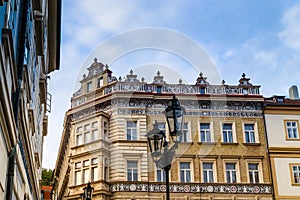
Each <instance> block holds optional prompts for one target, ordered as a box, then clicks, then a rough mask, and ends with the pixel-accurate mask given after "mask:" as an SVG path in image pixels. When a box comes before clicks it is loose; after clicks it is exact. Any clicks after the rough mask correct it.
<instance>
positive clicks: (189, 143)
mask: <svg viewBox="0 0 300 200" xmlns="http://www.w3.org/2000/svg"><path fill="white" fill-rule="evenodd" d="M179 144H183V145H185V144H188V145H191V144H194V142H179Z"/></svg>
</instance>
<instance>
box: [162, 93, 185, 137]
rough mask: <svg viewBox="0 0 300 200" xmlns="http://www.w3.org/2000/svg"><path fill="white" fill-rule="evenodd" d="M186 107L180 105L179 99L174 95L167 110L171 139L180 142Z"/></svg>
mask: <svg viewBox="0 0 300 200" xmlns="http://www.w3.org/2000/svg"><path fill="white" fill-rule="evenodd" d="M184 114H185V108H184V107H182V106H180V104H179V101H178V99H177V98H176V97H175V95H173V99H172V102H171V104H169V105H168V107H167V108H166V110H165V116H166V119H167V123H168V128H169V131H170V139H172V141H174V142H179V141H178V139H179V136H181V135H182V127H183V120H184Z"/></svg>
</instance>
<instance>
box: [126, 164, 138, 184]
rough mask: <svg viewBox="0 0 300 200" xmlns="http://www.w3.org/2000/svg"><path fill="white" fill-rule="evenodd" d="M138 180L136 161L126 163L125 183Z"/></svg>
mask: <svg viewBox="0 0 300 200" xmlns="http://www.w3.org/2000/svg"><path fill="white" fill-rule="evenodd" d="M137 180H138V161H127V181H137Z"/></svg>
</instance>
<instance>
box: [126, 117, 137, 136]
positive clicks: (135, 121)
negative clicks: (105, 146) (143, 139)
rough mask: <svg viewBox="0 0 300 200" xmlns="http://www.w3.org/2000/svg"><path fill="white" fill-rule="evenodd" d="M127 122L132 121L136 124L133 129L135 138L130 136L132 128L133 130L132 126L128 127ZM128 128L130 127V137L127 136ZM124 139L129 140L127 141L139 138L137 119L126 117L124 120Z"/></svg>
mask: <svg viewBox="0 0 300 200" xmlns="http://www.w3.org/2000/svg"><path fill="white" fill-rule="evenodd" d="M129 122H133V123H135V124H136V127H135V131H136V138H135V139H133V137H132V130H134V129H133V128H132V127H128V123H129ZM128 129H130V130H131V131H130V132H131V135H130V138H128V134H127V133H128ZM125 140H129V141H136V140H139V121H138V120H134V119H128V120H126V122H125Z"/></svg>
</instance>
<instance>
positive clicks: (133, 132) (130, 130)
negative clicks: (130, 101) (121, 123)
mask: <svg viewBox="0 0 300 200" xmlns="http://www.w3.org/2000/svg"><path fill="white" fill-rule="evenodd" d="M126 133H127V140H137V122H134V121H128V122H127V130H126Z"/></svg>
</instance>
